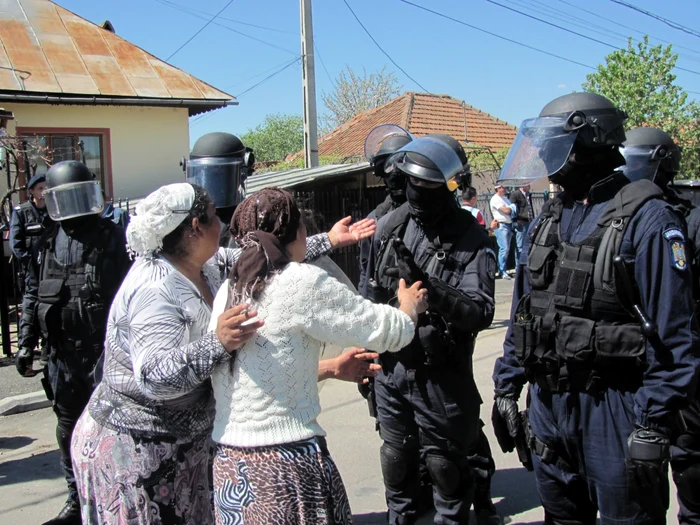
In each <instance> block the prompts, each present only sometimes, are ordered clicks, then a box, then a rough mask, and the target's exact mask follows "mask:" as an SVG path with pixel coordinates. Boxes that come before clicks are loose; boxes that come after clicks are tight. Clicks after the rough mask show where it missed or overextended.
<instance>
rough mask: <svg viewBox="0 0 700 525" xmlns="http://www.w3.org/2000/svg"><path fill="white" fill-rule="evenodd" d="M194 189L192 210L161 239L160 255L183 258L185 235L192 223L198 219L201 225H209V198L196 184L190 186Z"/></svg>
mask: <svg viewBox="0 0 700 525" xmlns="http://www.w3.org/2000/svg"><path fill="white" fill-rule="evenodd" d="M192 187H193V188H194V202H193V203H192V209H191V210H190V212H189V213H188V214H187V216H186V217H185V218H184V219H183V220H182V222H181V223H180V224H179V225H178V227H177V228H175V229H174V230H173V231H171V232H170V233H169V234H168V235H166V236H165V237H163V248H162V249H161V251H160V253H163V254H165V255H170V256H171V257H184V256H186V255H187V253H188V252H187V241H186V240H185V234H186V233H187V232H189V231H191V230H192V221H193V220H194V219H199V222H200V223H201V224H209V214H208V213H207V212H208V211H209V205H210V204H211V203H212V200H211V197H210V196H209V194H208V193H207V190H205V189H204V188H202V187H201V186H197V185H196V184H192Z"/></svg>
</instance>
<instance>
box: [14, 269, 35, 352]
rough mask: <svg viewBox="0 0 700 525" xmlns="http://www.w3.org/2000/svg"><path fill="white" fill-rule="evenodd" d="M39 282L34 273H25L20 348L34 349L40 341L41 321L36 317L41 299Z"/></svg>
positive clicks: (20, 320)
mask: <svg viewBox="0 0 700 525" xmlns="http://www.w3.org/2000/svg"><path fill="white" fill-rule="evenodd" d="M38 292H39V284H38V283H37V281H36V277H32V273H31V272H29V271H26V272H25V274H24V295H23V296H22V317H20V319H19V337H18V341H17V344H18V346H19V348H29V349H31V350H34V347H36V345H37V343H38V341H39V323H38V322H37V318H36V305H37V301H38V300H39V295H38Z"/></svg>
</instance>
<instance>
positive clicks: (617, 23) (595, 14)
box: [557, 0, 700, 55]
mask: <svg viewBox="0 0 700 525" xmlns="http://www.w3.org/2000/svg"><path fill="white" fill-rule="evenodd" d="M557 2H561V3H562V4H566V5H568V6H571V7H573V8H574V9H578V10H579V11H583V12H584V13H588V14H589V15H593V16H595V17H597V18H600V19H602V20H605V21H607V22H610V23H612V24H615V25H617V26H620V27H624V28H625V29H629V30H630V31H634V32H635V33H639V34H640V35H646V34H648V33H646V32H645V31H640V30H639V29H635V28H634V27H630V26H626V25H624V24H621V23H620V22H619V21H618V20H613V19H611V18H606V17H604V16H602V15H600V14H599V13H596V12H595V11H590V10H589V9H584V8H583V7H579V6H577V5H576V4H573V3H571V2H568V1H567V0H557ZM649 36H650V37H652V38H653V39H655V40H658V41H659V42H663V43H665V44H671V45H673V46H675V47H677V48H679V49H685V50H686V51H692V52H693V53H695V54H698V55H700V52H699V51H698V50H697V49H693V48H690V47H685V46H681V45H678V44H674V43H673V42H670V41H669V40H664V39H663V38H659V37H657V36H654V35H651V34H650V35H649Z"/></svg>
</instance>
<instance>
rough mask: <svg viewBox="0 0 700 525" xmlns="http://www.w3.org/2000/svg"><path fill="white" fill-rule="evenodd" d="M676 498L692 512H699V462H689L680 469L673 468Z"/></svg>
mask: <svg viewBox="0 0 700 525" xmlns="http://www.w3.org/2000/svg"><path fill="white" fill-rule="evenodd" d="M673 481H674V482H675V484H676V488H677V489H678V499H679V500H680V501H681V503H683V505H684V506H685V507H686V508H687V509H688V510H690V511H692V512H697V513H700V463H691V464H690V465H688V466H687V467H686V468H684V469H682V470H677V469H673Z"/></svg>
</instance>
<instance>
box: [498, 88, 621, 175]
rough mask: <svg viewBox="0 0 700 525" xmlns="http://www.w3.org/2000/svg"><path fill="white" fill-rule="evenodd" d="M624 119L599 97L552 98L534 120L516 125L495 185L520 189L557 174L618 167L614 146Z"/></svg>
mask: <svg viewBox="0 0 700 525" xmlns="http://www.w3.org/2000/svg"><path fill="white" fill-rule="evenodd" d="M626 118H627V115H626V114H625V112H624V111H622V110H620V109H618V108H617V107H615V105H614V104H613V103H612V102H611V101H610V100H608V99H607V98H605V97H604V96H602V95H598V94H595V93H571V94H569V95H564V96H562V97H559V98H556V99H554V100H552V101H551V102H550V103H549V104H547V105H546V106H545V107H544V108H543V109H542V111H541V112H540V115H539V117H537V118H532V119H527V120H524V121H523V122H522V124H521V125H520V129H519V130H518V135H517V136H516V137H515V141H514V142H513V146H512V147H511V149H510V151H509V153H508V157H507V158H506V161H505V163H504V164H503V169H502V170H501V174H500V176H499V177H498V181H499V182H501V183H504V184H513V185H517V186H522V185H523V184H529V183H531V182H533V181H535V180H537V179H540V178H543V177H553V176H555V175H561V173H562V172H566V173H567V175H569V174H570V175H575V174H579V173H578V172H579V171H580V172H583V171H586V170H587V171H598V172H604V171H606V170H612V169H614V168H616V167H618V166H620V165H621V164H622V163H623V161H622V158H621V155H620V154H619V151H618V149H617V147H618V146H620V145H622V143H623V142H624V140H625V131H624V127H623V123H624V121H625V119H626ZM571 168H574V169H571ZM553 182H557V181H553Z"/></svg>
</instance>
